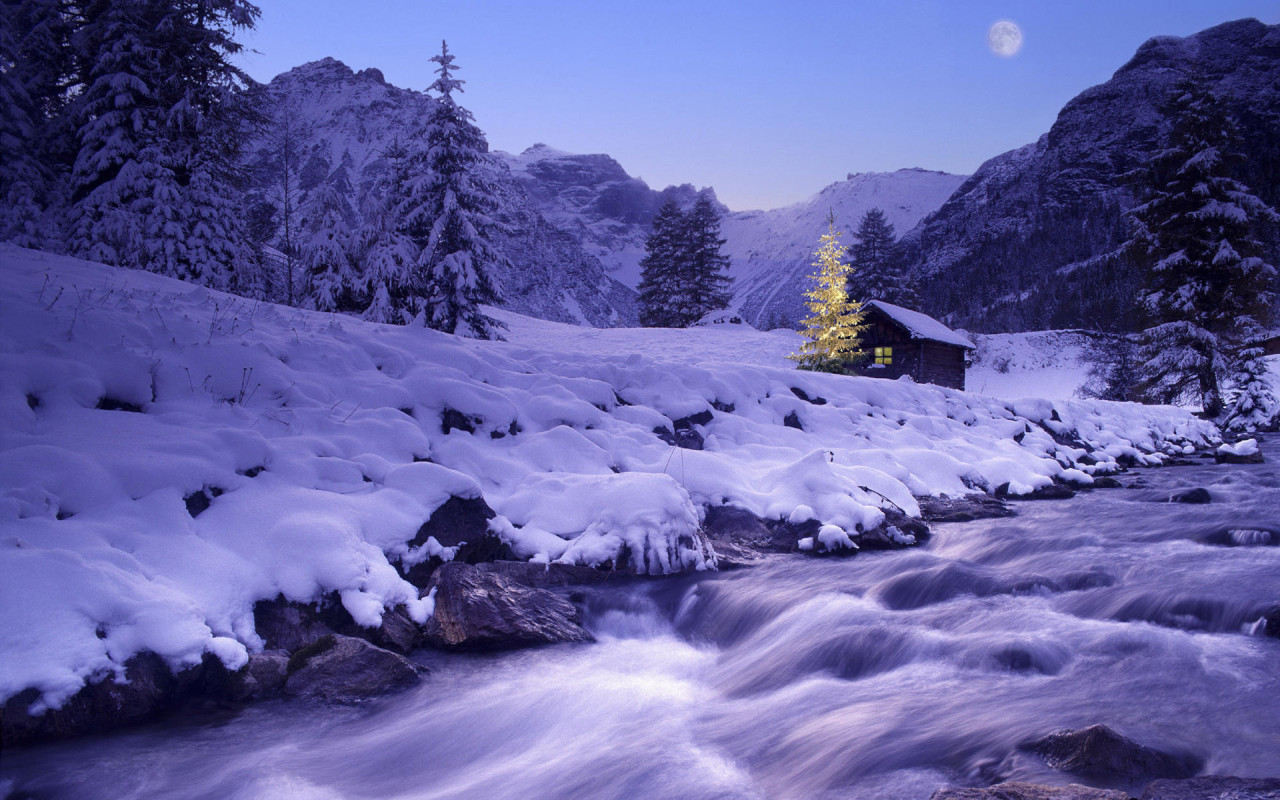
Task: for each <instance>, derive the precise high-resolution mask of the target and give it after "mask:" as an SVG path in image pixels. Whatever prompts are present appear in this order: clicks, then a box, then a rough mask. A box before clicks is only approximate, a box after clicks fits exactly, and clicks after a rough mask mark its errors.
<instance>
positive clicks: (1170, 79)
mask: <svg viewBox="0 0 1280 800" xmlns="http://www.w3.org/2000/svg"><path fill="white" fill-rule="evenodd" d="M1277 53H1280V25H1271V26H1268V25H1264V24H1263V23H1261V22H1258V21H1257V20H1252V19H1249V20H1240V21H1237V22H1230V23H1226V24H1223V25H1219V26H1217V27H1214V28H1210V29H1208V30H1205V31H1202V32H1200V33H1198V34H1195V35H1193V36H1188V37H1186V38H1178V37H1172V36H1165V37H1158V38H1155V39H1151V40H1150V41H1148V42H1147V43H1145V44H1143V45H1142V46H1141V47H1140V48H1139V49H1138V51H1137V53H1136V54H1135V55H1134V57H1133V58H1132V59H1131V60H1130V61H1129V63H1127V64H1125V65H1124V66H1122V67H1121V68H1120V69H1119V70H1117V71H1116V73H1115V75H1114V76H1113V77H1112V79H1111V80H1109V81H1107V82H1106V83H1104V84H1102V85H1100V86H1095V87H1093V88H1091V89H1088V90H1086V91H1084V92H1082V93H1081V94H1080V95H1078V96H1077V97H1076V98H1075V99H1073V100H1072V101H1071V102H1069V103H1068V104H1067V105H1066V106H1065V107H1064V108H1063V109H1062V111H1061V113H1060V114H1059V115H1058V119H1057V121H1056V122H1055V123H1054V125H1053V127H1052V128H1051V129H1050V130H1049V132H1048V133H1047V134H1045V135H1044V136H1042V137H1041V138H1040V139H1039V141H1037V142H1035V143H1033V144H1029V145H1026V146H1025V147H1022V148H1019V149H1017V150H1013V151H1010V152H1008V153H1004V154H1003V155H1000V156H997V157H995V158H993V159H991V160H990V161H987V162H986V163H985V164H983V165H982V166H981V167H980V168H979V169H978V171H977V172H976V173H975V174H974V175H973V177H972V178H970V179H969V180H968V181H966V182H965V183H964V185H963V186H961V187H960V188H959V190H958V191H957V192H956V194H955V196H954V197H952V198H951V199H950V200H949V201H947V203H946V204H945V205H943V206H942V208H940V209H939V210H938V211H937V213H935V214H933V215H931V216H930V217H929V218H928V219H926V220H925V221H924V222H923V223H922V224H921V225H920V226H919V227H918V228H916V229H915V230H914V231H911V232H910V233H909V234H908V235H907V236H906V237H904V238H905V240H906V242H907V244H908V246H909V248H910V250H911V253H912V261H913V263H914V267H915V269H916V270H917V272H918V274H920V275H921V276H922V278H923V280H921V282H920V283H921V287H922V290H923V292H924V300H925V304H926V307H927V308H928V309H929V310H930V311H931V312H932V313H935V314H938V315H942V316H943V318H944V319H946V320H947V321H948V322H950V323H952V324H953V325H956V326H961V327H966V328H970V329H973V330H985V331H1010V330H1014V331H1019V330H1041V329H1047V328H1075V327H1080V328H1098V327H1101V328H1104V329H1106V328H1111V329H1123V328H1126V327H1127V326H1129V325H1132V317H1131V316H1129V315H1128V305H1127V304H1128V303H1130V302H1131V301H1132V298H1133V296H1134V293H1135V291H1136V288H1137V285H1138V276H1137V275H1136V274H1135V273H1134V270H1133V268H1132V266H1130V265H1129V264H1128V263H1127V262H1125V261H1124V260H1122V259H1107V258H1106V256H1107V254H1109V253H1112V252H1113V251H1114V250H1115V249H1116V248H1117V246H1119V245H1120V244H1121V243H1122V242H1123V241H1124V240H1125V239H1126V238H1127V236H1128V224H1127V221H1126V219H1125V212H1126V211H1127V210H1128V209H1130V208H1132V207H1133V205H1134V202H1135V201H1134V197H1133V193H1132V190H1131V189H1130V188H1129V186H1128V183H1127V180H1128V179H1126V177H1125V175H1126V173H1129V172H1131V171H1132V170H1134V169H1136V168H1138V167H1140V166H1141V165H1142V164H1144V163H1145V162H1146V161H1147V160H1148V158H1149V157H1150V156H1151V154H1152V153H1153V152H1154V151H1155V149H1156V148H1157V146H1158V144H1159V141H1160V138H1161V136H1162V134H1163V132H1164V131H1166V130H1167V129H1168V127H1169V121H1168V120H1167V119H1165V118H1164V117H1163V116H1162V113H1161V112H1160V110H1159V108H1160V106H1161V104H1162V103H1163V102H1164V100H1165V98H1166V96H1167V93H1168V92H1169V90H1170V89H1171V88H1172V87H1173V86H1174V85H1176V83H1177V82H1178V81H1179V80H1181V79H1182V78H1184V77H1186V76H1196V77H1198V78H1199V79H1202V80H1203V81H1204V82H1205V83H1206V85H1207V86H1209V87H1210V88H1211V89H1212V90H1213V91H1214V92H1215V93H1216V94H1218V95H1219V97H1220V99H1221V100H1222V101H1223V104H1224V105H1225V107H1226V109H1227V110H1228V111H1229V112H1230V113H1231V114H1233V115H1234V116H1235V117H1236V118H1237V120H1238V122H1239V123H1240V126H1241V132H1242V134H1243V137H1244V142H1243V150H1244V153H1245V154H1246V156H1247V157H1248V158H1247V162H1246V164H1245V166H1244V168H1243V171H1242V174H1241V175H1239V176H1238V177H1239V178H1240V180H1242V181H1243V182H1244V183H1245V184H1246V185H1248V186H1250V187H1251V188H1252V189H1253V190H1254V192H1255V193H1256V194H1257V195H1258V196H1260V197H1261V198H1262V199H1263V200H1265V201H1267V202H1269V203H1270V204H1272V205H1273V206H1275V205H1276V204H1277V203H1280V148H1277V147H1276V142H1280V111H1277V109H1280V57H1277ZM1276 253H1277V255H1280V247H1278V248H1277V250H1276Z"/></svg>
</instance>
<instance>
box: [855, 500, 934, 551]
mask: <svg viewBox="0 0 1280 800" xmlns="http://www.w3.org/2000/svg"><path fill="white" fill-rule="evenodd" d="M882 510H883V511H884V522H883V523H882V524H881V525H880V526H879V527H878V528H872V529H871V530H869V531H863V532H862V533H861V534H860V535H858V536H857V537H855V539H854V541H856V542H857V543H858V546H859V547H861V548H862V549H863V550H901V549H903V548H904V547H913V546H915V545H916V544H919V543H920V542H922V541H924V540H925V539H928V538H929V526H928V525H926V524H925V523H924V522H923V521H922V520H918V519H916V518H914V517H908V516H907V515H906V514H904V513H902V512H901V511H898V510H896V509H892V508H886V509H882ZM895 531H896V535H895ZM906 535H909V536H911V537H912V538H913V539H914V540H915V541H914V542H912V543H907V542H906V541H904V539H903V537H904V536H906Z"/></svg>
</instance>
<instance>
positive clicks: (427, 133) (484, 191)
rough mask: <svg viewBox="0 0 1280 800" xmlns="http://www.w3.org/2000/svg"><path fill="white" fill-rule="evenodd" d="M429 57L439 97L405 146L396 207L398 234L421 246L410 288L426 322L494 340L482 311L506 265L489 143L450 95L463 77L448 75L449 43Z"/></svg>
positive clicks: (493, 327) (495, 327)
mask: <svg viewBox="0 0 1280 800" xmlns="http://www.w3.org/2000/svg"><path fill="white" fill-rule="evenodd" d="M431 60H432V61H433V62H435V63H436V64H439V65H440V66H439V67H438V68H437V69H436V74H437V75H439V76H440V77H439V78H437V79H436V81H435V83H433V84H431V86H430V90H431V91H435V92H438V93H439V97H438V98H437V99H436V103H435V105H434V106H433V108H432V110H431V113H430V114H429V115H428V117H427V121H426V124H425V126H424V128H425V129H424V130H421V131H419V132H417V135H415V136H414V138H413V140H412V141H411V142H410V143H409V148H410V156H409V162H410V170H409V173H408V175H407V176H406V178H405V180H404V181H403V182H402V184H401V187H400V189H399V192H398V194H399V197H400V202H399V204H398V206H397V209H396V211H397V214H398V216H399V217H400V220H401V231H402V232H403V233H405V234H406V235H407V236H408V237H409V238H410V239H412V240H413V242H414V245H415V248H416V249H417V251H418V252H417V253H416V254H415V256H414V260H413V267H412V284H411V293H412V295H413V296H414V297H415V300H416V301H417V302H418V303H419V308H418V309H417V312H418V315H419V316H420V317H421V319H422V321H423V322H424V323H425V324H426V325H427V326H428V327H431V328H434V329H435V330H440V331H446V332H448V333H453V334H457V335H459V336H468V337H474V338H478V339H498V338H501V336H500V334H499V331H500V330H501V329H502V327H503V326H502V324H501V323H500V322H498V321H497V320H495V319H492V318H490V317H488V316H487V315H485V313H484V312H483V311H482V310H481V308H480V306H481V305H482V304H486V303H487V304H496V303H499V302H501V300H502V295H501V293H500V292H499V289H498V284H497V282H496V279H495V278H496V272H497V270H498V269H500V268H503V267H509V264H508V262H507V259H506V256H505V255H503V254H502V253H501V252H500V251H499V250H498V249H497V247H496V245H495V243H494V239H493V234H494V233H495V232H496V229H497V226H498V222H497V221H496V220H495V219H494V218H493V216H492V214H493V213H494V212H495V211H496V210H497V208H498V200H497V197H496V195H495V190H494V187H493V186H492V185H490V183H489V181H488V180H486V178H485V176H484V174H483V168H484V166H485V165H484V163H483V162H484V160H485V159H486V158H487V154H488V152H489V145H488V143H487V142H486V141H485V138H484V134H483V133H482V132H481V131H480V129H479V128H477V127H476V126H475V124H474V123H473V122H472V119H473V117H472V115H471V112H470V111H468V110H467V109H465V108H463V107H462V106H460V105H458V103H457V101H456V100H455V99H454V97H453V94H454V92H461V91H462V84H463V83H464V81H461V80H458V79H457V78H455V77H453V72H454V70H456V69H457V67H455V66H454V64H453V60H454V57H453V55H452V54H450V53H449V46H448V43H442V45H441V52H440V55H438V56H433V57H432V58H431Z"/></svg>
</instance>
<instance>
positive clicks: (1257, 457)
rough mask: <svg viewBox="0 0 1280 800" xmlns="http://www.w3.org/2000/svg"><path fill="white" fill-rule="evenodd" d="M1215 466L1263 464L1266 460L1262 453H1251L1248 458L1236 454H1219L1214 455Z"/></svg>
mask: <svg viewBox="0 0 1280 800" xmlns="http://www.w3.org/2000/svg"><path fill="white" fill-rule="evenodd" d="M1213 461H1214V463H1215V464H1262V463H1265V461H1266V459H1264V458H1263V457H1262V451H1261V450H1259V451H1258V452H1256V453H1250V454H1249V455H1247V456H1238V455H1236V454H1235V453H1223V452H1217V453H1214V454H1213Z"/></svg>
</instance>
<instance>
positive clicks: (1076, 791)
mask: <svg viewBox="0 0 1280 800" xmlns="http://www.w3.org/2000/svg"><path fill="white" fill-rule="evenodd" d="M929 800H1129V794H1128V793H1127V792H1118V791H1114V790H1111V789H1095V788H1093V787H1092V786H1081V785H1080V784H1078V783H1073V784H1070V785H1068V786H1042V785H1040V784H1038V783H1021V782H1018V781H1013V782H1010V783H998V784H996V785H995V786H988V787H985V788H981V789H978V788H966V789H939V790H938V791H936V792H934V793H933V794H932V795H930V797H929Z"/></svg>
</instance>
